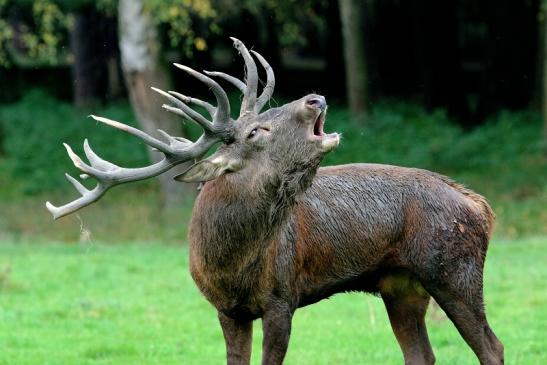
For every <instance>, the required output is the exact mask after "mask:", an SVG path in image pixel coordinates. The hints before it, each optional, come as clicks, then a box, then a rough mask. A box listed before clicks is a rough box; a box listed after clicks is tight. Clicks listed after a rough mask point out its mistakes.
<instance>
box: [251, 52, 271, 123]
mask: <svg viewBox="0 0 547 365" xmlns="http://www.w3.org/2000/svg"><path fill="white" fill-rule="evenodd" d="M251 52H252V53H253V54H254V55H255V57H256V58H258V61H259V62H260V64H261V65H262V67H264V69H265V70H266V86H264V89H263V90H262V94H260V96H259V97H258V99H257V101H256V105H255V108H254V110H255V112H256V113H260V111H261V110H262V108H263V107H264V105H266V103H267V102H268V100H270V98H271V97H272V95H273V92H274V87H275V75H274V71H273V68H272V67H271V66H270V64H269V63H268V61H266V59H265V58H264V57H262V55H261V54H260V53H258V52H256V51H251Z"/></svg>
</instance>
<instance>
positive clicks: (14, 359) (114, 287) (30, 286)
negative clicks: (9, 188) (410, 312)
mask: <svg viewBox="0 0 547 365" xmlns="http://www.w3.org/2000/svg"><path fill="white" fill-rule="evenodd" d="M546 262H547V239H545V238H529V239H523V240H515V241H496V242H494V243H493V244H492V245H491V249H490V251H489V255H488V259H487V266H486V274H485V296H486V306H487V313H488V317H489V320H490V324H491V325H492V327H493V329H494V330H495V331H496V333H497V334H498V336H499V338H500V339H501V340H502V341H503V343H504V344H505V349H506V350H505V351H506V352H505V353H506V363H507V364H525V365H534V364H537V365H540V364H546V363H547V350H546V349H547V337H546V336H545V334H546V333H547V291H546V290H545V283H546V282H547V266H546V265H545V263H546ZM427 320H428V327H429V332H430V337H431V342H432V344H433V348H434V350H435V353H436V356H437V359H438V363H439V364H476V363H477V361H476V359H475V358H474V356H473V354H472V352H471V350H470V349H468V347H467V346H466V345H465V343H464V342H463V340H462V339H461V338H460V337H459V335H458V333H457V331H456V329H455V328H454V327H453V325H452V324H451V322H450V321H449V320H447V319H446V318H444V317H443V316H442V313H438V312H437V313H436V314H435V315H431V314H428V319H427ZM259 324H260V323H259V322H257V323H256V327H255V336H254V342H253V348H254V353H253V364H258V363H259V359H260V341H261V331H260V327H259ZM223 362H224V343H223V339H222V334H221V331H220V327H219V325H218V324H217V320H216V314H215V311H214V310H213V308H212V307H211V306H210V305H209V304H208V303H207V302H206V301H205V299H204V298H203V297H202V296H201V295H200V294H199V292H198V291H197V289H196V287H195V286H194V284H193V282H192V279H191V277H190V275H189V273H188V262H187V248H186V247H185V246H168V245H161V244H158V243H157V242H153V243H141V244H120V245H103V244H97V243H93V242H87V243H82V244H72V245H69V244H52V243H49V244H42V245H37V244H23V243H18V244H16V243H10V242H2V243H1V244H0V364H2V365H23V364H41V365H45V364H52V365H53V364H54V365H63V364H70V365H73V364H78V365H80V364H81V365H86V364H94V365H95V364H113V365H114V364H115V365H123V364H131V365H135V364H165V365H167V364H221V363H223ZM286 363H287V364H288V365H291V364H293V365H295V364H302V365H313V364H379V363H381V364H385V365H388V364H401V363H402V356H401V354H400V351H399V348H398V345H397V343H396V341H395V339H394V337H393V335H392V333H391V330H390V328H389V324H388V319H387V316H386V314H385V311H384V309H383V305H382V303H381V300H380V299H378V298H376V297H373V296H370V295H364V294H340V295H337V296H334V297H333V298H332V299H330V300H326V301H323V302H320V303H318V304H315V305H312V306H310V307H307V308H303V309H300V310H299V311H297V313H296V315H295V318H294V326H293V333H292V338H291V343H290V346H289V352H288V355H287V360H286Z"/></svg>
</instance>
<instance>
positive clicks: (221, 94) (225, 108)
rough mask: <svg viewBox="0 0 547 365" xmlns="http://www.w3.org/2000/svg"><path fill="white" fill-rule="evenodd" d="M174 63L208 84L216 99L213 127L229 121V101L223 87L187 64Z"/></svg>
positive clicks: (223, 124)
mask: <svg viewBox="0 0 547 365" xmlns="http://www.w3.org/2000/svg"><path fill="white" fill-rule="evenodd" d="M174 65H175V67H178V68H180V69H181V70H183V71H185V72H187V73H188V74H190V75H192V76H194V77H195V78H196V79H198V80H200V81H201V82H203V83H205V84H207V86H209V88H210V89H211V91H212V92H213V94H215V98H216V99H217V108H216V111H215V115H214V116H213V124H214V125H215V127H225V125H226V124H227V123H228V122H229V121H230V102H229V100H228V95H226V92H225V91H224V89H223V88H222V87H221V86H220V85H219V84H218V83H217V82H216V81H215V80H213V79H211V78H210V77H208V76H205V75H204V74H202V73H200V72H197V71H196V70H194V69H192V68H190V67H188V66H184V65H181V64H178V63H174Z"/></svg>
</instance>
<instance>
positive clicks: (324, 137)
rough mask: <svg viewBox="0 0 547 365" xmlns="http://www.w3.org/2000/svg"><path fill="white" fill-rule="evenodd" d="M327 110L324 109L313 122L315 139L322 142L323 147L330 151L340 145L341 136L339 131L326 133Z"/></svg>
mask: <svg viewBox="0 0 547 365" xmlns="http://www.w3.org/2000/svg"><path fill="white" fill-rule="evenodd" d="M326 114H327V111H326V110H323V111H322V112H321V113H320V114H319V115H318V116H317V118H316V119H315V122H314V124H313V139H315V140H317V141H320V142H321V149H322V150H324V151H330V150H331V149H333V148H335V147H336V146H338V143H339V142H340V136H339V135H338V133H328V134H327V133H325V131H324V130H323V127H324V126H325V116H326Z"/></svg>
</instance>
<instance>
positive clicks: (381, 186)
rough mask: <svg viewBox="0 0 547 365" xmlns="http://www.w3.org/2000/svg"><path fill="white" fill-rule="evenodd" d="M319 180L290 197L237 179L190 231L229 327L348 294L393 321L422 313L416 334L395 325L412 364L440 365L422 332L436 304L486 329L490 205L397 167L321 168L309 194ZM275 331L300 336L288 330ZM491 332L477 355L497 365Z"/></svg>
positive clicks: (204, 200)
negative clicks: (373, 296)
mask: <svg viewBox="0 0 547 365" xmlns="http://www.w3.org/2000/svg"><path fill="white" fill-rule="evenodd" d="M289 178H290V177H289ZM242 179H245V180H246V181H247V183H244V181H242ZM308 179H309V177H307V178H304V179H302V180H301V181H300V182H299V183H300V184H302V185H301V186H300V187H299V189H297V190H299V191H302V194H300V195H298V193H297V194H296V195H294V194H293V192H289V193H287V194H286V193H285V192H283V191H282V190H283V186H293V187H294V184H293V183H291V182H290V181H285V182H284V181H281V180H279V181H278V184H279V185H278V186H271V184H270V183H269V182H266V181H265V180H264V178H263V179H261V177H260V176H254V177H251V176H235V175H233V176H231V175H229V174H228V175H225V176H223V177H221V178H218V179H216V180H214V181H212V182H208V183H207V184H206V185H205V186H204V188H203V190H202V192H201V193H200V196H199V197H198V201H197V202H196V205H195V210H194V215H193V219H192V223H191V230H190V265H191V273H192V276H193V277H194V279H195V281H196V283H197V285H198V286H199V288H200V289H201V290H202V292H203V293H204V295H205V296H206V297H207V299H208V300H209V301H210V302H211V303H212V304H213V305H214V306H215V307H216V308H217V309H218V310H219V312H220V313H221V315H222V316H227V317H229V318H231V319H232V320H235V321H236V322H240V323H245V322H248V321H250V320H253V319H256V318H259V317H263V316H265V315H268V312H270V311H274V312H277V313H279V312H280V311H281V313H285V314H284V315H282V317H283V316H290V313H292V312H294V310H295V309H296V308H298V307H302V306H305V305H308V304H311V303H314V302H317V301H319V300H321V299H324V298H326V297H329V296H330V295H332V294H335V293H338V292H343V291H365V292H373V293H380V294H381V295H382V297H383V298H384V300H385V301H386V306H388V312H389V314H390V318H391V320H392V321H394V322H397V321H398V320H397V317H399V316H400V317H401V319H403V317H407V318H408V317H409V313H414V312H417V314H416V315H415V316H413V315H410V317H412V318H411V319H410V322H412V323H410V324H409V328H412V326H414V327H413V328H415V330H411V331H409V332H405V330H404V329H401V330H400V331H399V333H397V329H396V327H397V323H394V330H395V332H396V334H397V335H398V337H399V340H400V341H402V343H401V346H402V347H403V351H404V352H405V356H406V357H407V362H408V363H433V362H434V356H433V353H432V351H431V348H430V345H429V342H428V340H427V333H426V331H425V326H424V323H423V315H424V314H425V310H426V307H427V303H428V302H429V295H428V292H429V293H432V294H434V295H435V294H437V293H438V295H435V297H436V299H437V300H438V301H439V302H440V303H441V305H442V306H443V307H445V308H446V306H451V305H456V306H459V305H460V304H459V303H456V302H455V299H456V298H457V299H458V301H459V300H467V301H468V303H469V307H470V308H469V309H470V311H473V312H475V315H476V318H475V320H474V321H473V322H467V323H466V322H464V321H460V323H458V322H456V325H457V326H458V328H459V329H460V331H464V332H465V331H468V329H466V328H460V327H466V326H467V327H470V328H469V332H472V331H473V330H474V329H475V328H476V326H479V325H480V326H484V323H482V322H481V321H482V318H484V312H483V304H482V270H483V265H484V258H485V254H486V250H487V246H488V239H489V235H490V231H491V229H492V224H493V219H494V217H493V213H492V211H491V210H490V208H489V206H488V204H487V203H486V202H485V200H484V199H483V198H482V197H481V196H480V195H477V194H474V193H473V192H471V191H469V190H467V189H465V188H463V187H462V186H460V185H458V184H455V183H453V182H452V181H451V180H449V179H448V178H446V177H443V176H441V175H438V174H435V173H432V172H429V171H425V170H419V169H410V168H402V167H396V166H387V165H374V164H354V165H344V166H333V167H327V168H320V169H319V170H318V173H317V175H316V176H315V178H314V179H313V180H312V183H311V186H310V187H309V188H308V189H307V190H306V187H307V185H308ZM249 181H253V182H254V184H249V183H248V182H249ZM280 199H285V201H280ZM424 287H425V289H426V290H427V291H426V290H424ZM398 302H400V303H398ZM390 303H393V304H394V305H392V307H393V308H391V309H390V305H391V304H390ZM449 315H451V314H450V313H449ZM458 315H460V314H458V313H454V314H453V315H451V318H452V319H453V320H455V321H457V318H454V317H457V316H458ZM276 321H278V323H277V325H279V324H280V323H281V324H283V323H285V331H288V330H289V329H290V320H289V319H287V320H286V321H284V320H283V319H281V318H279V317H277V318H276ZM466 321H469V318H467V319H466ZM399 322H400V320H399ZM486 326H487V325H486ZM480 331H486V333H487V338H491V342H492V344H490V343H488V344H477V346H478V347H480V346H487V347H488V346H490V347H492V348H493V349H494V350H495V351H497V352H496V353H495V357H492V354H494V353H492V354H488V353H487V352H486V353H483V355H479V356H483V357H482V358H481V361H483V362H484V363H495V361H497V360H499V357H498V356H500V353H499V351H501V344H500V343H499V342H498V341H497V339H495V337H493V335H491V331H490V330H489V328H482V329H480ZM285 335H286V336H288V332H287V333H286V334H285ZM400 336H403V337H404V338H400ZM405 336H406V337H405ZM282 337H283V336H282ZM464 337H465V335H464ZM471 337H472V336H471ZM466 340H468V341H473V339H472V338H469V339H468V338H466ZM404 343H408V344H407V345H405V344H404ZM281 351H283V350H281ZM271 356H272V357H275V356H276V354H273V355H271ZM277 356H278V357H281V358H282V354H277ZM489 356H490V357H492V358H489ZM266 362H267V360H266ZM234 363H238V362H237V361H234ZM241 363H245V362H244V361H243V362H241ZM272 363H276V362H275V361H273V362H272Z"/></svg>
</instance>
